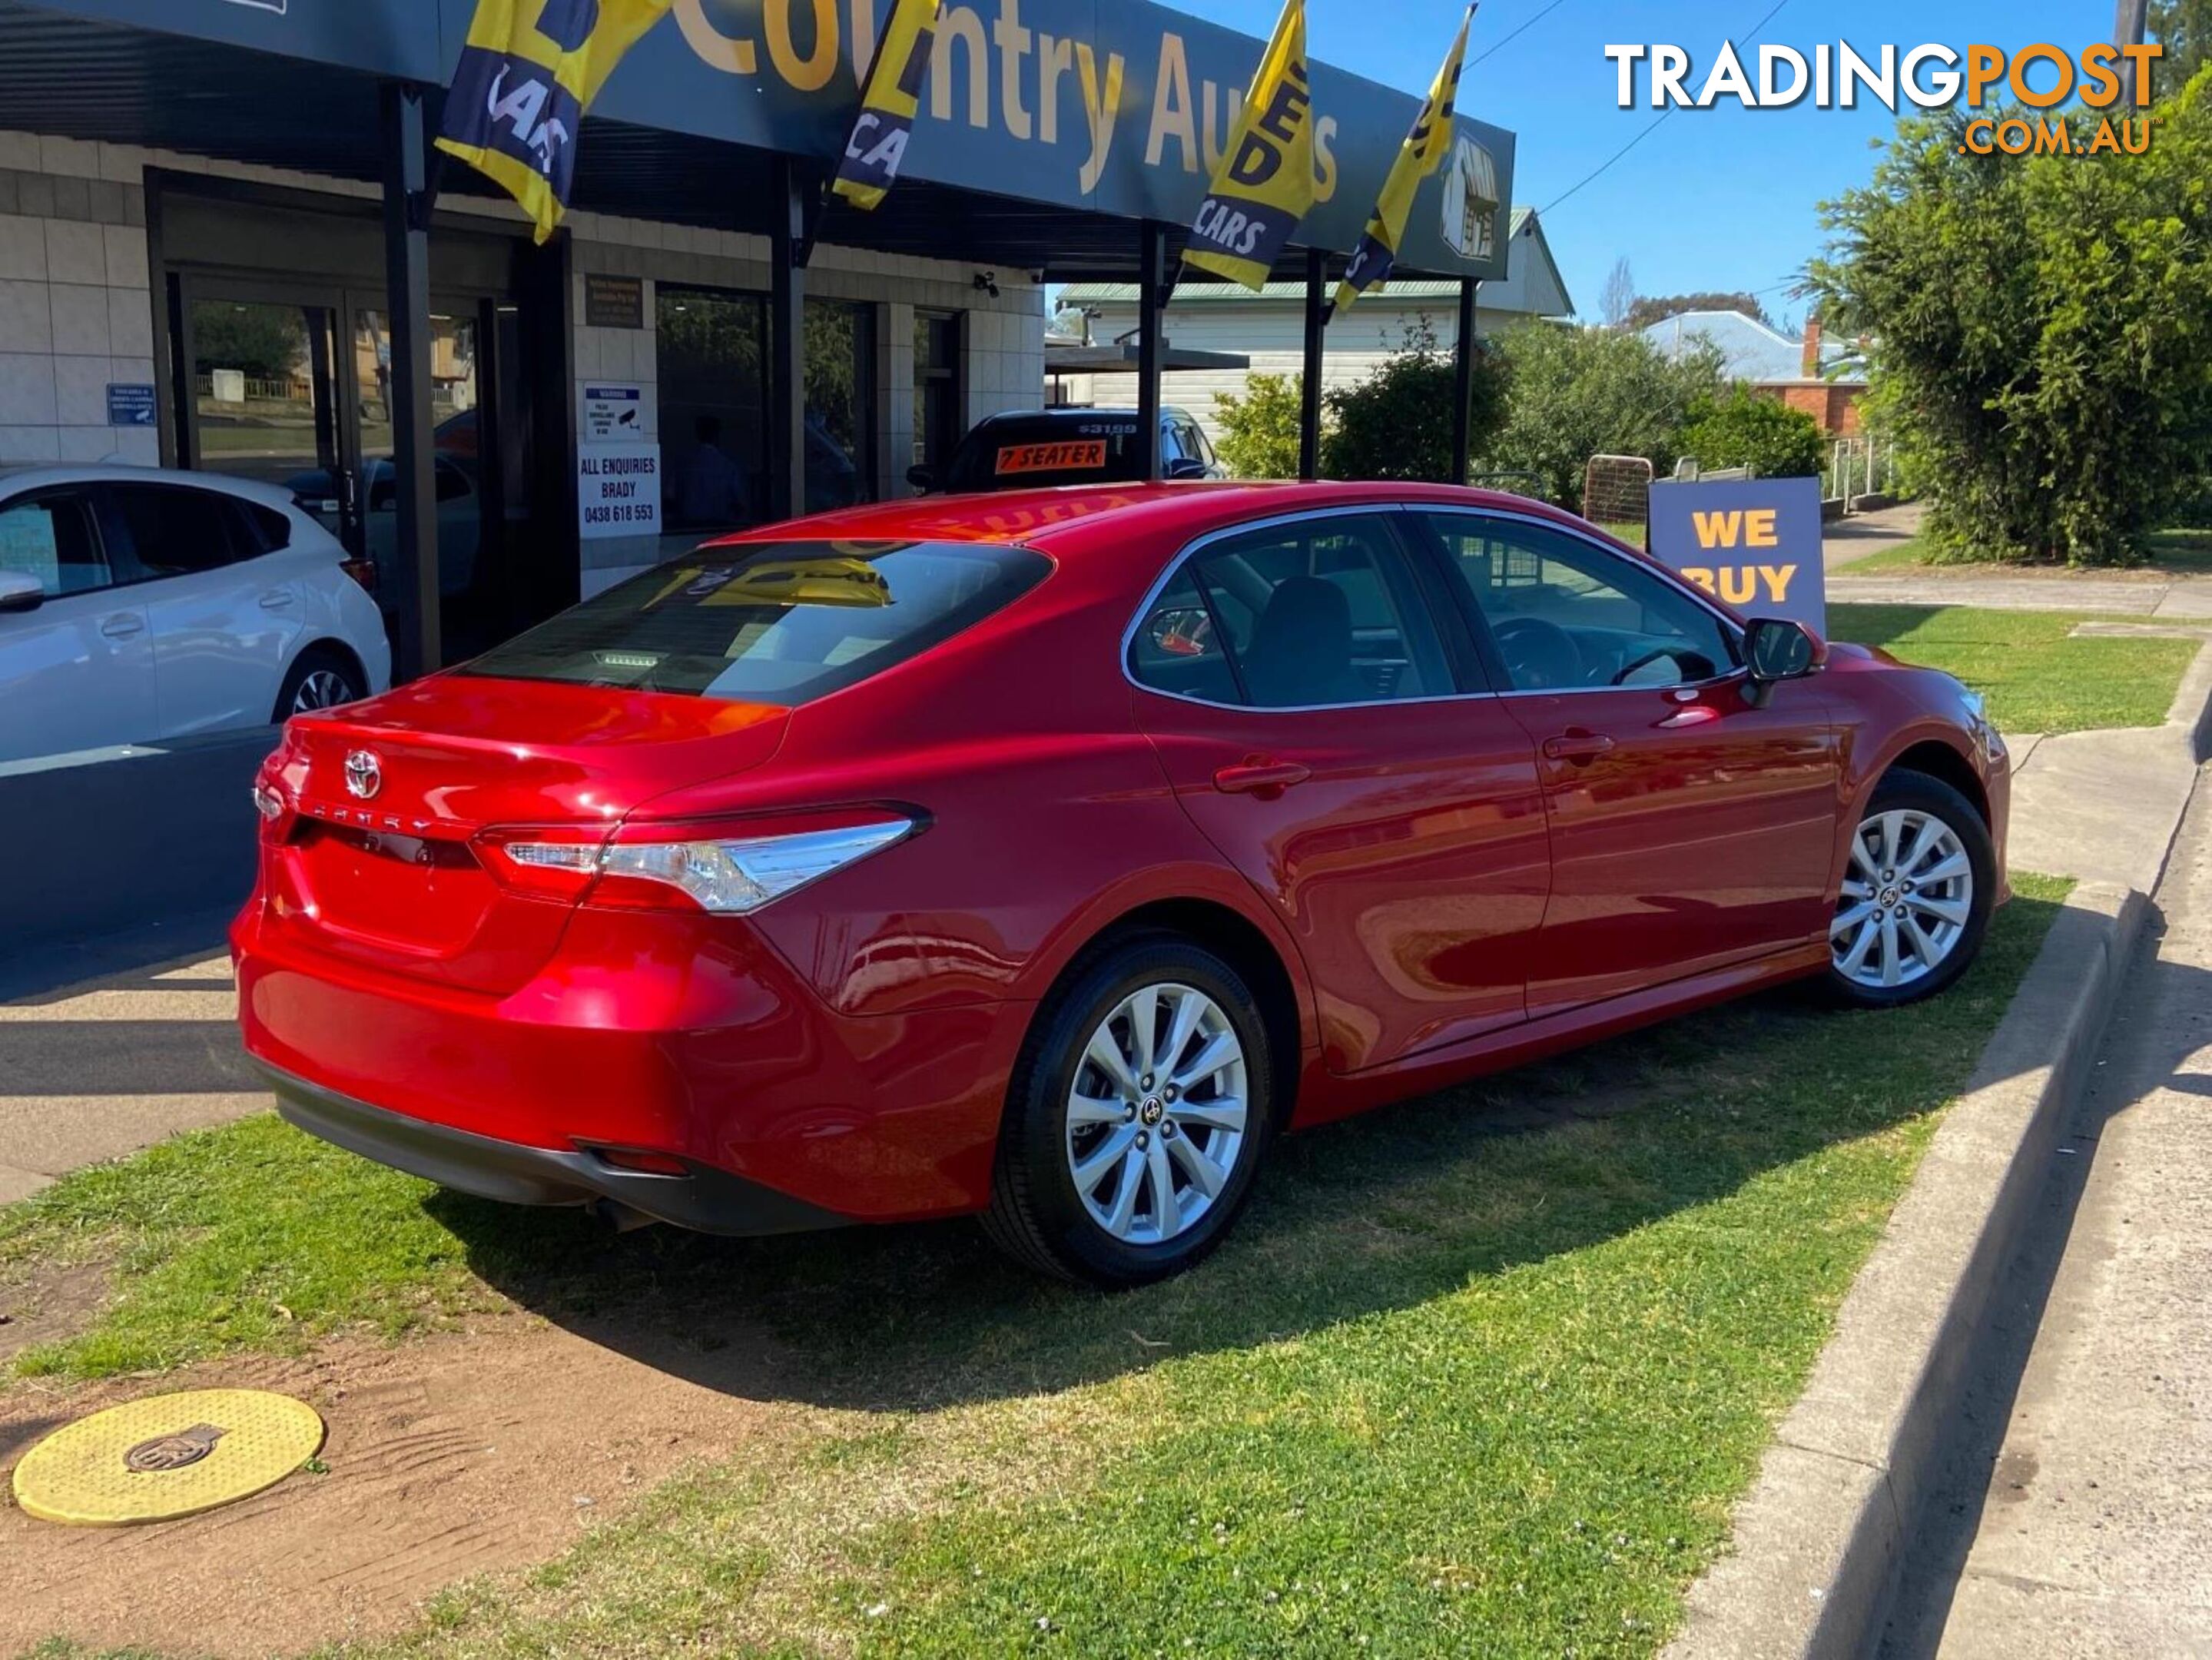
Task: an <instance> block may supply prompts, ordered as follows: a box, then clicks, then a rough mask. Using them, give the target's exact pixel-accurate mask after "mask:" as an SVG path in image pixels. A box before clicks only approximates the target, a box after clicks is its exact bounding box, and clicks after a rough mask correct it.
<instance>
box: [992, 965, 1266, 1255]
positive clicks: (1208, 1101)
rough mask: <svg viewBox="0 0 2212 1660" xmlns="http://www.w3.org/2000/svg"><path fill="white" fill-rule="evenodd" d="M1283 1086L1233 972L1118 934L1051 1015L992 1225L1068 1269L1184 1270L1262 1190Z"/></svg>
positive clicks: (1003, 1141)
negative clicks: (1259, 1176) (1255, 1189)
mask: <svg viewBox="0 0 2212 1660" xmlns="http://www.w3.org/2000/svg"><path fill="white" fill-rule="evenodd" d="M1276 1098H1277V1097H1276V1081H1275V1077H1274V1071H1273V1065H1272V1063H1271V1061H1270V1047H1269V1044H1268V1041H1267V1024H1266V1022H1265V1021H1264V1020H1263V1019H1262V1018H1261V1013H1260V1010H1259V1006H1258V1004H1257V1002H1256V1001H1255V999H1254V997H1253V995H1252V992H1251V989H1250V988H1249V987H1248V986H1247V985H1246V984H1245V983H1244V981H1243V978H1242V977H1241V976H1239V975H1238V974H1237V970H1235V969H1233V968H1231V966H1230V965H1229V964H1227V963H1225V962H1223V961H1222V960H1221V958H1218V957H1217V956H1215V955H1214V954H1213V953H1212V952H1209V951H1206V950H1205V949H1204V948H1203V947H1201V946H1197V945H1194V944H1192V943H1190V942H1189V941H1188V940H1184V939H1176V938H1172V937H1169V936H1164V935H1149V936H1146V937H1142V938H1138V939H1130V940H1127V941H1125V942H1123V943H1121V944H1119V945H1116V946H1111V947H1109V948H1108V949H1107V950H1105V951H1103V952H1100V953H1099V954H1098V956H1097V957H1096V958H1094V959H1093V960H1091V962H1090V963H1088V964H1085V965H1084V966H1083V967H1082V968H1080V969H1079V970H1078V971H1077V972H1076V974H1075V975H1074V976H1073V978H1072V979H1071V980H1070V982H1068V983H1067V984H1066V986H1065V987H1063V988H1061V990H1060V992H1059V993H1057V994H1055V995H1054V997H1053V998H1052V999H1051V1000H1050V1001H1049V1002H1048V1003H1047V1004H1046V1005H1045V1006H1043V1007H1042V1008H1041V1009H1040V1010H1039V1011H1038V1012H1037V1017H1036V1023H1035V1024H1034V1025H1032V1026H1031V1028H1030V1035H1029V1038H1028V1041H1027V1042H1026V1043H1024V1045H1023V1048H1022V1055H1021V1059H1020V1060H1019V1061H1018V1062H1017V1063H1016V1065H1015V1067H1014V1073H1013V1078H1012V1082H1011V1084H1010V1085H1009V1087H1008V1090H1007V1094H1006V1122H1005V1126H1004V1128H1003V1130H1002V1132H1001V1134H1000V1142H999V1162H998V1169H997V1172H996V1174H995V1176H994V1179H993V1183H992V1192H991V1203H990V1207H989V1208H988V1209H987V1210H986V1211H985V1212H984V1213H983V1226H984V1229H985V1231H987V1233H989V1235H990V1236H991V1238H992V1239H993V1241H994V1243H997V1244H998V1246H999V1247H1000V1249H1001V1250H1004V1251H1006V1253H1007V1255H1009V1256H1012V1257H1013V1258H1014V1259H1015V1260H1016V1261H1017V1262H1022V1263H1024V1264H1025V1265H1026V1266H1028V1267H1030V1268H1035V1269H1036V1270H1038V1271H1039V1272H1041V1273H1044V1274H1054V1275H1056V1276H1058V1277H1060V1278H1061V1279H1064V1280H1077V1281H1079V1282H1083V1283H1086V1284H1090V1285H1093V1286H1104V1287H1108V1288H1118V1287H1121V1286H1140V1285H1145V1284H1146V1283H1148V1282H1150V1281H1152V1280H1164V1279H1165V1278H1167V1277H1168V1276H1169V1275H1170V1274H1180V1273H1181V1272H1182V1270H1184V1269H1185V1268H1189V1267H1190V1266H1192V1264H1194V1263H1195V1262H1198V1261H1199V1260H1200V1258H1201V1257H1203V1256H1206V1253H1207V1252H1209V1251H1211V1250H1212V1249H1213V1248H1214V1246H1215V1245H1217V1244H1218V1243H1220V1241H1221V1237H1222V1236H1223V1235H1224V1234H1225V1233H1226V1232H1227V1231H1229V1228H1230V1226H1231V1224H1233V1223H1234V1222H1235V1221H1236V1219H1237V1213H1238V1212H1239V1211H1241V1210H1242V1209H1243V1207H1244V1202H1245V1201H1246V1200H1247V1199H1248V1198H1249V1196H1250V1194H1251V1190H1252V1181H1253V1177H1254V1176H1255V1174H1256V1172H1257V1171H1258V1169H1259V1165H1260V1161H1261V1156H1262V1155H1263V1154H1264V1153H1265V1152H1266V1151H1267V1143H1268V1140H1269V1139H1270V1138H1271V1136H1272V1135H1273V1132H1274V1129H1275V1114H1274V1108H1275V1101H1276Z"/></svg>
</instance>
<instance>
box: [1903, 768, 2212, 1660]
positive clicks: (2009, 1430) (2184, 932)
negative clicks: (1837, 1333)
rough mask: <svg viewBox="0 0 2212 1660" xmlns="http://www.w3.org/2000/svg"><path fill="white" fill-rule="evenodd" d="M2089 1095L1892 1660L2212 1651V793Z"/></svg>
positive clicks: (1954, 1465)
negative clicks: (2209, 1292) (2210, 1292)
mask: <svg viewBox="0 0 2212 1660" xmlns="http://www.w3.org/2000/svg"><path fill="white" fill-rule="evenodd" d="M2207 1286H2212V792H2208V791H2203V790H2200V791H2199V793H2198V795H2197V799H2196V801H2195V802H2194V804H2193V805H2192V806H2191V811H2190V814H2189V818H2188V820H2187V822H2186V824H2185V826H2184V830H2183V833H2182V836H2181V839H2180V842H2179V845H2178V846H2177V848H2176V849H2175V854H2174V857H2173V859H2172V861H2171V862H2170V864H2169V866H2168V869H2167V874H2166V879H2165V881H2164V882H2163V884H2162V885H2160V888H2159V891H2158V893H2157V896H2156V915H2155V916H2154V920H2153V922H2152V925H2151V928H2150V930H2149V935H2148V938H2147V939H2145V941H2144V942H2143V945H2142V947H2141V949H2140V951H2139V952H2138V954H2137V958H2136V962H2135V963H2134V964H2133V966H2132V971H2131V973H2130V976H2129V977H2128V980H2127V982H2126V983H2125V986H2124V989H2123V991H2122V993H2121V996H2120V999H2119V1012H2118V1014H2117V1016H2116V1018H2115V1019H2114V1022H2113V1025H2112V1029H2111V1031H2110V1032H2109V1033H2108V1035H2107V1037H2106V1043H2105V1044H2104V1046H2103V1049H2102V1051H2101V1054H2100V1058H2099V1060H2098V1062H2097V1066H2096V1067H2095V1068H2094V1069H2093V1083H2092V1084H2091V1085H2090V1087H2089V1088H2088V1090H2087V1092H2086V1094H2085V1096H2084V1098H2083V1099H2082V1100H2081V1104H2080V1105H2079V1107H2078V1108H2077V1109H2076V1110H2075V1113H2074V1114H2073V1116H2072V1117H2071V1120H2070V1122H2069V1124H2068V1125H2067V1127H2066V1131H2065V1134H2064V1136H2063V1140H2061V1142H2060V1143H2059V1145H2058V1146H2057V1152H2056V1157H2055V1158H2053V1160H2052V1169H2051V1173H2050V1177H2049V1180H2048V1182H2047V1184H2046V1186H2045V1191H2044V1193H2043V1194H2042V1195H2041V1198H2040V1201H2039V1206H2038V1208H2037V1210H2036V1212H2035V1214H2034V1217H2033V1221H2032V1223H2031V1224H2030V1227H2029V1231H2028V1238H2027V1243H2026V1245H2025V1246H2024V1248H2023V1250H2021V1253H2020V1254H2019V1256H2016V1257H2015V1259H2014V1261H2013V1262H2012V1263H2011V1264H2010V1265H2009V1267H2008V1269H2007V1271H2006V1273H2005V1274H2004V1276H2003V1278H2002V1280H2000V1282H1999V1285H1998V1287H1997V1289H1996V1292H1995V1295H1994V1297H1993V1299H1992V1315H1991V1323H1990V1329H1989V1331H1988V1334H1987V1335H1986V1337H1985V1339H1984V1343H1983V1345H1982V1353H1981V1355H1980V1356H1979V1357H1978V1359H1979V1360H1980V1365H1978V1367H1977V1368H1976V1369H1975V1370H1974V1371H1972V1373H1971V1374H1970V1377H1969V1382H1968V1386H1967V1389H1966V1395H1965V1399H1964V1403H1963V1406H1962V1409H1961V1411H1960V1417H1959V1421H1958V1424H1957V1426H1956V1427H1955V1429H1954V1436H1953V1438H1952V1440H1951V1443H1950V1446H1949V1456H1948V1458H1946V1459H1944V1460H1942V1461H1941V1462H1940V1463H1939V1464H1938V1466H1937V1468H1936V1475H1935V1478H1934V1480H1933V1481H1932V1482H1931V1484H1930V1496H1929V1502H1928V1503H1927V1504H1926V1505H1925V1506H1924V1508H1923V1515H1924V1517H1925V1518H1926V1520H1925V1522H1924V1523H1923V1527H1922V1529H1921V1530H1920V1532H1919V1534H1918V1535H1917V1538H1916V1539H1915V1541H1914V1542H1913V1544H1912V1546H1911V1548H1909V1549H1908V1550H1907V1552H1906V1554H1905V1576H1904V1581H1903V1585H1902V1589H1901V1593H1900V1596H1899V1602H1898V1606H1897V1612H1896V1614H1895V1615H1894V1616H1893V1620H1892V1621H1891V1625H1890V1629H1889V1632H1888V1634H1887V1639H1886V1640H1885V1643H1884V1645H1883V1652H1884V1653H1885V1654H1886V1655H1888V1656H1892V1657H1897V1660H1906V1657H1920V1656H1927V1655H1938V1656H1942V1657H1946V1660H2044V1657H2051V1660H2059V1657H2068V1660H2071V1657H2087V1656H2106V1655H2111V1656H2123V1655H2125V1656H2136V1655H2160V1656H2164V1655H2212V1298H2207V1296H2206V1294H2205V1293H2206V1287H2207ZM2023 1362H2024V1365H2023Z"/></svg>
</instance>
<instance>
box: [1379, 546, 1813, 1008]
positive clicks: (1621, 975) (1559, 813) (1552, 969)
mask: <svg viewBox="0 0 2212 1660" xmlns="http://www.w3.org/2000/svg"><path fill="white" fill-rule="evenodd" d="M1415 517H1416V519H1417V520H1419V522H1420V523H1421V524H1423V525H1425V526H1427V527H1428V528H1429V529H1430V530H1431V532H1433V533H1434V534H1435V536H1436V537H1437V540H1438V542H1439V543H1440V544H1441V548H1440V551H1441V553H1442V554H1443V562H1444V564H1445V566H1446V568H1447V569H1449V571H1450V572H1451V573H1452V574H1453V575H1454V576H1455V579H1456V582H1457V591H1458V595H1459V598H1460V599H1462V602H1463V603H1464V604H1465V605H1467V606H1468V613H1467V614H1468V617H1469V618H1470V620H1471V621H1473V622H1474V623H1475V625H1476V627H1477V630H1478V634H1479V635H1480V636H1482V643H1483V647H1484V649H1485V652H1486V656H1487V657H1488V659H1489V660H1490V661H1491V663H1492V667H1493V672H1495V673H1496V674H1497V675H1498V678H1500V679H1501V680H1503V681H1504V682H1505V684H1507V685H1508V686H1509V687H1510V690H1509V692H1508V694H1507V696H1505V698H1504V703H1505V704H1506V706H1507V707H1508V708H1510V710H1511V711H1512V713H1513V714H1515V715H1516V717H1517V718H1518V719H1519V720H1520V721H1521V722H1522V725H1523V727H1525V728H1526V729H1527V731H1528V736H1529V738H1530V739H1532V740H1533V741H1534V744H1535V745H1536V748H1537V751H1538V755H1539V765H1540V766H1541V769H1542V772H1543V778H1544V799H1545V804H1546V807H1547V812H1548V813H1549V815H1550V819H1551V826H1552V871H1553V875H1552V897H1551V903H1550V907H1549V909H1547V913H1546V915H1545V918H1544V925H1543V930H1542V933H1541V936H1540V938H1539V939H1538V940H1537V943H1536V949H1535V952H1534V957H1533V959H1532V964H1531V969H1530V974H1529V983H1528V1006H1529V1014H1530V1016H1531V1018H1541V1017H1542V1016H1544V1015H1547V1014H1552V1013H1556V1012H1560V1011H1562V1010H1564V1009H1567V1008H1571V1007H1575V1006H1580V1005H1583V1004H1588V1003H1594V1002H1598V1001H1601V1000H1604V999H1607V998H1609V997H1616V996H1620V995H1623V994H1627V993H1630V992H1634V991H1638V990H1640V989H1643V988H1646V987H1649V986H1651V985H1654V984H1658V983H1663V982H1666V981H1668V980H1674V979H1679V978H1682V977H1686V976H1691V975H1694V974H1698V973H1700V972H1703V971H1705V970H1710V969H1716V968H1720V967H1723V966H1725V965H1727V964H1731V963H1736V962H1741V961H1745V960H1747V959H1750V958H1757V957H1760V956H1764V955H1765V954H1767V953H1770V952H1777V951H1780V950H1784V949H1787V948H1790V947H1792V946H1806V945H1808V943H1809V942H1812V941H1814V940H1816V939H1819V938H1820V936H1821V935H1822V934H1823V933H1824V932H1825V929H1826V918H1827V914H1828V911H1829V909H1831V898H1832V896H1831V895H1830V893H1829V891H1828V879H1829V866H1830V864H1831V863H1832V860H1833V858H1834V853H1835V845H1836V814H1837V810H1838V809H1837V800H1836V791H1837V781H1838V734H1837V732H1836V729H1835V727H1834V724H1833V722H1832V719H1831V717H1830V714H1829V711H1828V708H1827V706H1826V700H1825V698H1824V697H1823V696H1822V694H1821V692H1820V687H1819V684H1818V683H1817V682H1816V681H1796V682H1790V683H1787V684H1783V685H1780V686H1777V687H1774V688H1772V689H1771V690H1772V696H1771V699H1769V700H1768V701H1766V702H1764V703H1763V704H1759V703H1756V702H1754V700H1753V699H1752V698H1750V697H1748V696H1747V695H1746V690H1747V683H1746V681H1745V679H1744V678H1743V676H1742V675H1741V672H1740V671H1739V669H1738V666H1737V656H1738V652H1739V648H1738V645H1737V642H1736V631H1735V629H1734V628H1733V627H1732V625H1730V624H1729V623H1728V622H1727V621H1726V620H1725V619H1724V618H1723V617H1722V616H1721V615H1720V614H1719V613H1718V612H1717V611H1714V610H1712V609H1711V607H1709V606H1708V605H1705V603H1704V602H1703V601H1702V600H1700V599H1698V598H1697V597H1695V596H1694V595H1692V593H1690V592H1689V591H1688V590H1687V589H1686V587H1683V586H1682V585H1680V583H1678V582H1676V581H1674V580H1673V579H1672V578H1670V577H1669V576H1668V575H1666V574H1665V573H1663V572H1662V571H1661V570H1659V569H1657V568H1656V567H1654V566H1652V565H1650V564H1649V563H1648V562H1642V561H1638V560H1636V559H1634V558H1632V557H1630V556H1626V555H1623V554H1621V553H1620V552H1618V551H1616V550H1613V549H1611V548H1607V547H1605V546H1603V545H1601V544H1599V543H1597V542H1595V541H1592V540H1589V539H1586V538H1583V537H1581V536H1578V535H1576V534H1574V533H1572V532H1569V531H1566V530H1565V529H1563V528H1561V527H1559V526H1553V525H1551V524H1548V523H1543V522H1539V521H1536V520H1523V519H1518V518H1514V517H1511V516H1509V515H1504V514H1487V515H1486V514H1464V513H1457V512H1448V511H1425V512H1423V513H1420V514H1417V515H1415Z"/></svg>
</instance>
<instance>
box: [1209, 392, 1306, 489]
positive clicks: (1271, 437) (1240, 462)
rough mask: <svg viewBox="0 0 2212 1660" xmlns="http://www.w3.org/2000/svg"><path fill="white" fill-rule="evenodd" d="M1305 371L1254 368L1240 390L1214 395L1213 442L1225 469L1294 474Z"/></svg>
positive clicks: (1250, 474)
mask: <svg viewBox="0 0 2212 1660" xmlns="http://www.w3.org/2000/svg"><path fill="white" fill-rule="evenodd" d="M1304 386H1305V377H1304V375H1285V374H1254V375H1248V376H1246V377H1245V380H1244V395H1243V397H1241V398H1239V397H1238V396H1237V394H1236V393H1234V392H1216V393H1214V395H1213V410H1214V419H1215V420H1216V421H1217V422H1218V423H1220V427H1221V441H1220V443H1219V444H1218V446H1217V447H1218V449H1219V450H1220V452H1221V459H1223V460H1224V461H1225V462H1227V463H1228V464H1229V471H1231V472H1232V473H1234V474H1236V475H1237V477H1239V478H1295V477H1297V476H1298V421H1299V416H1300V413H1301V411H1300V408H1299V404H1300V399H1301V398H1302V397H1303V395H1304Z"/></svg>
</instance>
